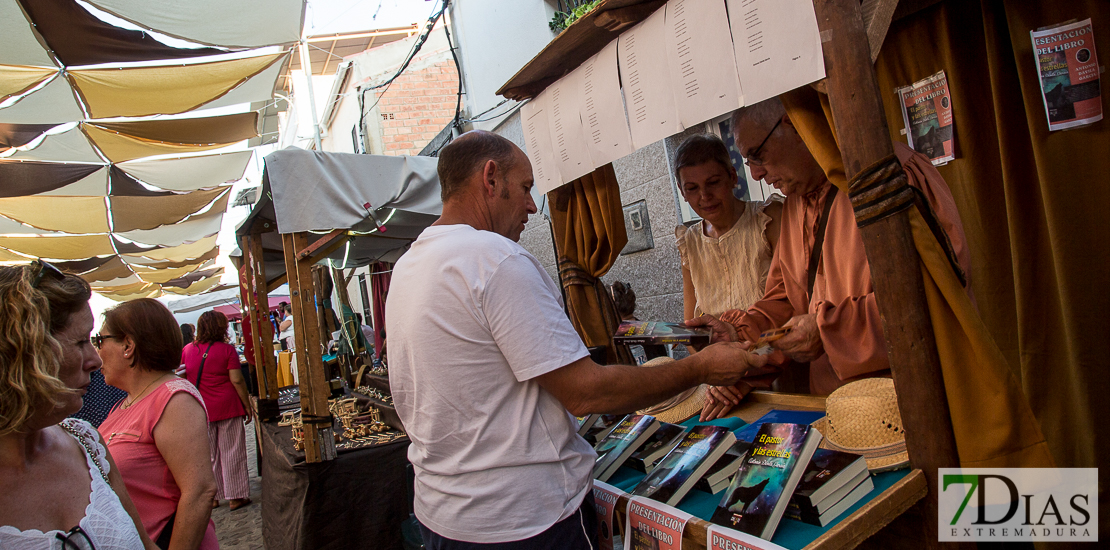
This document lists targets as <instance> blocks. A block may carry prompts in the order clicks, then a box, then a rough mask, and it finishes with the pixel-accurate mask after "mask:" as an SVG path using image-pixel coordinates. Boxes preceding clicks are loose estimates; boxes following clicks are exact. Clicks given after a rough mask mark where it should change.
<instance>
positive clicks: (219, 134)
mask: <svg viewBox="0 0 1110 550" xmlns="http://www.w3.org/2000/svg"><path fill="white" fill-rule="evenodd" d="M257 121H258V113H254V112H250V113H241V114H235V115H226V116H219V117H207V118H188V119H175V120H146V121H140V122H98V123H95V124H93V123H82V124H81V130H82V131H84V132H85V135H87V136H88V137H89V139H90V140H92V142H93V143H95V144H96V146H97V148H99V149H100V151H101V152H103V153H104V154H105V155H106V156H107V157H108V158H109V159H111V160H112V161H113V162H126V161H129V160H134V159H138V158H142V157H148V156H153V155H166V154H181V153H194V152H199V151H207V150H210V149H218V148H220V147H225V146H228V145H231V144H233V143H237V142H239V141H243V140H245V139H250V138H252V137H254V136H256V135H258V130H257V126H256V124H257ZM148 183H149V182H148Z"/></svg>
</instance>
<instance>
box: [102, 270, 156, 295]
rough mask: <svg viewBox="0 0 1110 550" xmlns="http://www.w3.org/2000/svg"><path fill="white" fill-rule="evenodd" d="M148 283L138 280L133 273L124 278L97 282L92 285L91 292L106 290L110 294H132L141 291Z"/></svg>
mask: <svg viewBox="0 0 1110 550" xmlns="http://www.w3.org/2000/svg"><path fill="white" fill-rule="evenodd" d="M147 284H148V283H146V282H145V281H143V280H142V279H140V278H139V277H138V276H137V275H135V274H134V273H129V274H128V275H126V276H124V277H118V278H115V279H108V280H107V281H98V282H97V283H95V284H92V287H93V290H107V291H111V292H133V291H136V290H140V289H142V288H143V287H144V286H146V285H147Z"/></svg>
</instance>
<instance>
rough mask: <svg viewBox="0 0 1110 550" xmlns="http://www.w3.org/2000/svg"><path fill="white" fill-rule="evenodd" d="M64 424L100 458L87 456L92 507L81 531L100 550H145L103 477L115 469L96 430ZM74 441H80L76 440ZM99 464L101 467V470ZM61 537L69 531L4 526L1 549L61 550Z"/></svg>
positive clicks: (70, 422)
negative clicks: (24, 529) (80, 436)
mask: <svg viewBox="0 0 1110 550" xmlns="http://www.w3.org/2000/svg"><path fill="white" fill-rule="evenodd" d="M63 423H64V424H66V425H68V426H69V427H71V428H72V429H73V430H74V431H76V432H77V433H78V434H82V435H83V437H84V438H85V439H86V441H88V442H89V443H90V445H89V447H90V448H91V449H92V450H93V452H94V453H95V454H96V456H95V458H94V457H92V456H89V454H88V453H87V452H86V453H85V460H86V462H87V464H88V467H89V477H90V478H92V491H91V493H90V495H89V505H88V506H87V507H85V517H83V518H81V521H80V522H79V523H78V525H80V527H81V530H82V531H84V532H85V533H86V534H87V535H88V536H89V539H91V540H92V543H93V544H94V545H96V548H97V550H135V549H138V550H141V549H142V548H143V541H142V539H141V538H140V537H139V532H138V531H137V530H136V529H135V522H134V521H133V520H132V519H131V516H129V515H128V514H127V510H124V509H123V504H121V503H120V500H119V497H118V496H116V492H115V491H114V490H112V487H111V486H110V485H108V483H107V482H106V481H104V477H103V476H102V475H101V473H100V472H101V469H103V471H104V475H108V472H109V470H110V468H111V466H110V465H109V464H108V458H107V453H106V452H105V450H104V446H103V445H101V444H100V443H99V441H98V436H97V435H96V430H95V429H93V427H92V426H90V425H89V423H88V422H85V421H84V420H76V419H72V418H71V419H67V420H65V421H64V422H63ZM67 433H68V432H67ZM70 435H73V434H72V433H71V434H70ZM74 439H78V438H77V437H74ZM78 443H80V439H78ZM82 452H84V446H82ZM94 460H95V461H96V462H94ZM97 463H99V465H100V467H99V468H98V467H97ZM57 534H62V535H63V536H64V535H65V531H60V530H53V531H47V532H45V533H44V532H42V531H39V530H38V529H28V530H26V531H20V530H18V529H16V528H15V527H12V526H10V525H2V526H0V548H3V549H4V550H56V549H61V548H63V546H62V541H61V540H58V538H57V537H56V536H55V535H57ZM77 538H79V539H81V541H80V542H79V543H78V547H81V548H83V547H84V546H82V544H83V543H84V539H82V538H81V536H80V535H77ZM71 540H73V539H71Z"/></svg>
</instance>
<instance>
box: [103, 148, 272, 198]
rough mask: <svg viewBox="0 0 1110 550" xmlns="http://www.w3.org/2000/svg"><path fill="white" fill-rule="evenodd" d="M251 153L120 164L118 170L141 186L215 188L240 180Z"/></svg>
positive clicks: (175, 188)
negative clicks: (141, 183)
mask: <svg viewBox="0 0 1110 550" xmlns="http://www.w3.org/2000/svg"><path fill="white" fill-rule="evenodd" d="M253 154H254V152H253V151H237V152H234V153H224V154H221V155H204V156H199V157H185V158H175V159H160V160H146V161H143V160H139V161H131V162H124V163H121V164H120V165H119V168H120V169H122V170H123V171H124V172H127V173H128V174H130V175H131V176H132V177H134V178H135V179H138V180H140V181H142V182H143V183H149V184H150V185H154V186H156V187H159V188H162V189H171V190H174V191H193V190H196V189H201V188H204V187H216V186H217V185H222V184H224V183H227V182H233V181H237V180H240V179H242V178H243V172H244V171H246V169H247V163H249V162H250V160H251V156H252V155H253Z"/></svg>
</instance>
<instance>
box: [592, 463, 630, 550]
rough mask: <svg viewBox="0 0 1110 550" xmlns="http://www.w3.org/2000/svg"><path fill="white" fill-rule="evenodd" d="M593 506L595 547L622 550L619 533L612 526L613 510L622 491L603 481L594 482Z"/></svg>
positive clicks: (604, 549)
mask: <svg viewBox="0 0 1110 550" xmlns="http://www.w3.org/2000/svg"><path fill="white" fill-rule="evenodd" d="M593 493H594V506H595V507H597V545H598V548H600V549H601V550H614V549H618V548H624V546H623V545H622V544H621V536H620V533H619V532H617V530H616V525H614V524H613V510H614V509H615V508H616V506H617V499H618V498H620V496H621V495H622V494H624V491H622V490H620V489H617V488H616V487H613V486H612V485H609V484H608V483H605V482H603V481H598V480H596V479H595V480H594V488H593Z"/></svg>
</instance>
